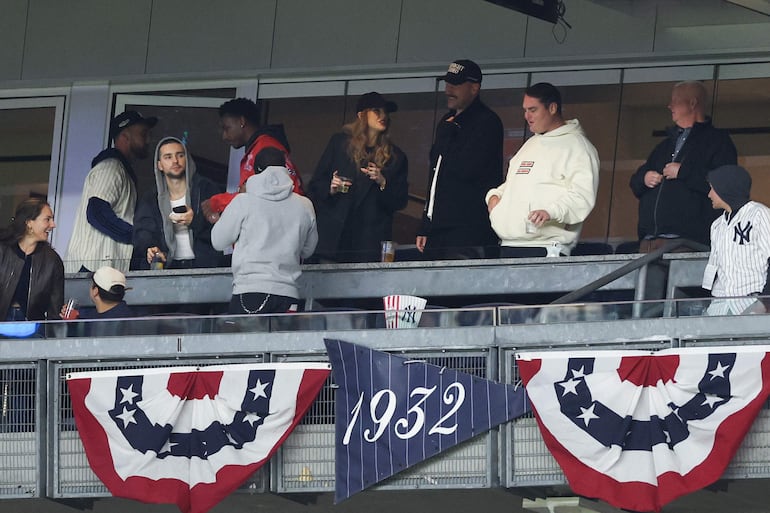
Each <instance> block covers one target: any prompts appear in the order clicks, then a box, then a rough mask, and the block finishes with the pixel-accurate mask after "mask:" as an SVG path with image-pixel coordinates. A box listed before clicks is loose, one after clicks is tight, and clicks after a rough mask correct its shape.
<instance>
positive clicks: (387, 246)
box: [380, 240, 396, 262]
mask: <svg viewBox="0 0 770 513" xmlns="http://www.w3.org/2000/svg"><path fill="white" fill-rule="evenodd" d="M395 260H396V245H395V244H394V243H393V241H392V240H384V241H382V254H381V257H380V261H381V262H394V261H395Z"/></svg>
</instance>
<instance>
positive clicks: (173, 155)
mask: <svg viewBox="0 0 770 513" xmlns="http://www.w3.org/2000/svg"><path fill="white" fill-rule="evenodd" d="M155 166H156V173H155V183H156V190H151V191H148V192H147V193H146V194H145V195H144V196H143V197H142V199H141V200H140V201H139V204H138V205H137V207H136V215H135V216H134V258H135V261H136V267H137V268H139V269H149V268H150V262H152V260H153V259H154V258H158V259H160V261H161V262H163V263H164V264H165V266H166V267H169V268H172V269H173V268H176V269H189V268H200V267H219V266H221V265H224V262H223V258H224V257H223V255H222V252H221V251H217V250H215V249H214V248H213V247H212V246H211V223H209V222H208V221H207V220H206V219H205V216H204V215H203V212H202V210H201V203H203V201H205V200H207V199H209V198H210V197H212V196H213V195H215V194H218V193H220V192H222V188H221V187H220V186H218V185H217V184H215V183H214V182H212V181H210V180H208V179H206V178H205V177H203V176H200V175H199V174H197V173H196V170H195V161H194V160H193V159H192V156H191V155H190V154H189V153H188V151H187V148H186V146H185V145H184V144H183V143H182V141H180V140H179V139H176V138H174V137H166V138H164V139H161V141H160V142H159V143H158V146H157V147H156V149H155Z"/></svg>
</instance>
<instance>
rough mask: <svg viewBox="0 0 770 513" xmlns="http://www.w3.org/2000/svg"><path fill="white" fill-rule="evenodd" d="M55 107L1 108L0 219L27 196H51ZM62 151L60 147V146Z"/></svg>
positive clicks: (9, 213) (5, 220) (12, 211)
mask: <svg viewBox="0 0 770 513" xmlns="http://www.w3.org/2000/svg"><path fill="white" fill-rule="evenodd" d="M55 117H56V108H55V107H32V108H1V107H0V219H2V220H3V225H5V223H7V220H8V219H10V218H11V216H13V213H14V211H15V209H16V205H18V204H19V203H20V202H21V201H22V200H23V199H25V198H27V197H29V196H30V195H38V196H42V197H47V196H48V192H49V191H48V183H49V177H50V173H51V152H52V151H53V150H52V147H51V142H52V140H53V137H54V123H55ZM56 151H57V152H58V148H56Z"/></svg>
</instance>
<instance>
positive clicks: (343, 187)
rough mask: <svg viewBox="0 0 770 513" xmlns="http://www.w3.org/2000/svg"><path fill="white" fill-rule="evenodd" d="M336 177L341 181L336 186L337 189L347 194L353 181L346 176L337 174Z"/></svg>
mask: <svg viewBox="0 0 770 513" xmlns="http://www.w3.org/2000/svg"><path fill="white" fill-rule="evenodd" d="M338 178H339V179H340V180H341V181H342V183H341V184H340V186H339V187H338V188H337V190H338V191H339V192H341V193H342V194H347V193H348V191H350V185H351V184H352V183H353V180H351V179H350V178H348V177H347V176H339V177H338Z"/></svg>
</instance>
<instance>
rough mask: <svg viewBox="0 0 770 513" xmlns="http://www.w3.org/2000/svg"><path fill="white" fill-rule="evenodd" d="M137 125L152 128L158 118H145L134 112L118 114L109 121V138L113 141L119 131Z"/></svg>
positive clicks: (128, 111)
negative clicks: (141, 124)
mask: <svg viewBox="0 0 770 513" xmlns="http://www.w3.org/2000/svg"><path fill="white" fill-rule="evenodd" d="M137 123H143V124H145V125H147V126H148V127H150V128H152V127H154V126H155V125H156V124H157V123H158V118H156V117H151V118H145V117H143V116H142V115H141V114H140V113H138V112H137V111H135V110H127V111H125V112H124V113H122V114H118V115H117V116H115V117H114V118H112V121H110V138H111V139H115V137H117V135H118V134H119V133H120V132H121V130H123V129H124V128H128V127H130V126H131V125H136V124H137Z"/></svg>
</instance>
